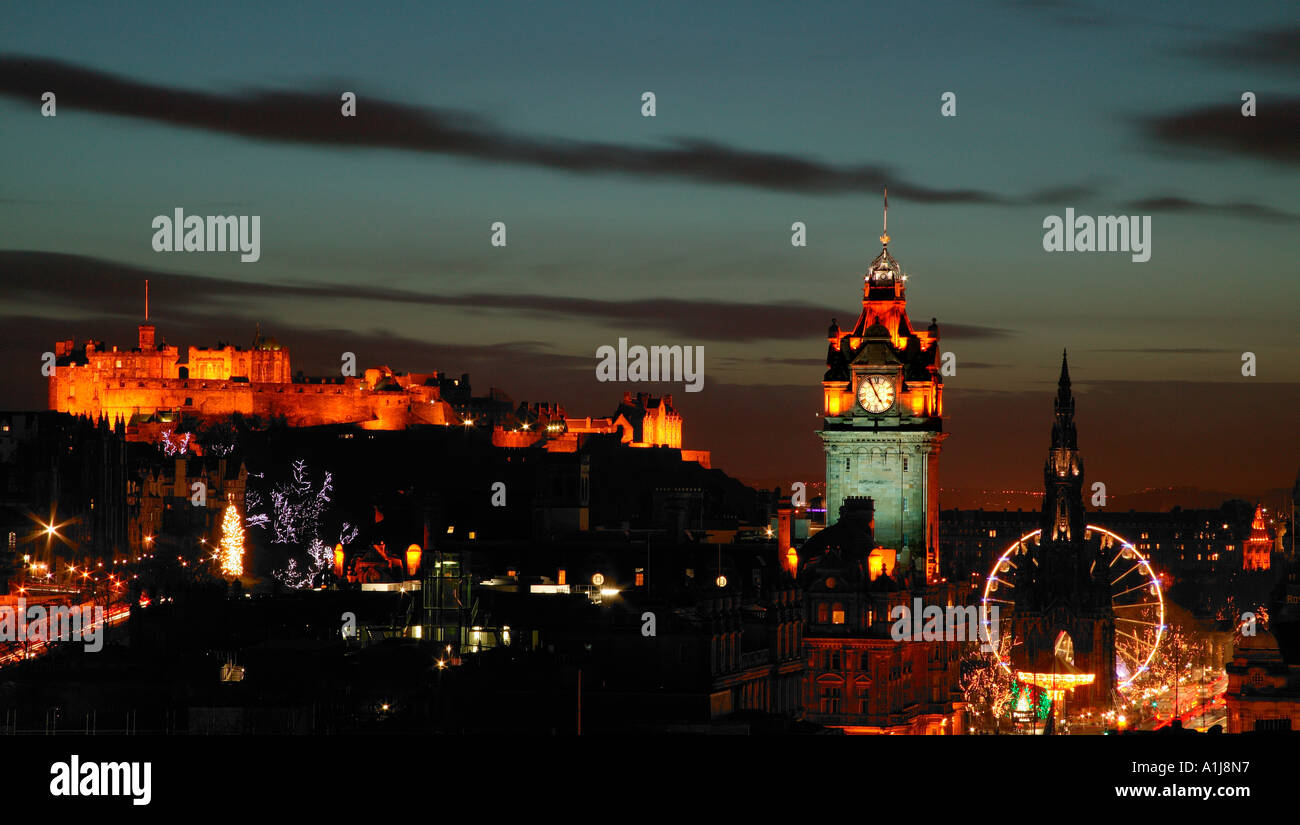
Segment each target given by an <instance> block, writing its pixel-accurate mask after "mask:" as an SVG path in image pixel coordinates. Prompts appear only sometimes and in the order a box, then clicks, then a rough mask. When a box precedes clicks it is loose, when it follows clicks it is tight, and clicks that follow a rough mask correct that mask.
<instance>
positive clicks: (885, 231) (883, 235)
mask: <svg viewBox="0 0 1300 825" xmlns="http://www.w3.org/2000/svg"><path fill="white" fill-rule="evenodd" d="M880 245H881V246H889V187H888V186H886V187H885V225H884V227H883V228H882V229H881V232H880Z"/></svg>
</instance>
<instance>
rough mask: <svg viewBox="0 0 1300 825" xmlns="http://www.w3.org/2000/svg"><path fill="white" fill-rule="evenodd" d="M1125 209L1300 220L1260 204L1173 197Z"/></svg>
mask: <svg viewBox="0 0 1300 825" xmlns="http://www.w3.org/2000/svg"><path fill="white" fill-rule="evenodd" d="M1124 208H1125V209H1126V210H1129V211H1132V212H1147V213H1160V212H1180V213H1187V214H1201V215H1217V216H1222V217H1227V218H1248V219H1253V220H1261V221H1274V222H1278V223H1286V222H1294V221H1296V220H1300V215H1296V214H1294V213H1291V212H1284V211H1282V210H1280V209H1274V208H1273V207H1271V206H1264V205H1262V204H1258V203H1246V202H1243V201H1232V202H1228V203H1210V202H1208V201H1199V200H1192V199H1190V198H1181V197H1176V196H1173V195H1164V196H1160V197H1151V198H1142V199H1140V200H1135V201H1129V202H1128V203H1126V204H1124Z"/></svg>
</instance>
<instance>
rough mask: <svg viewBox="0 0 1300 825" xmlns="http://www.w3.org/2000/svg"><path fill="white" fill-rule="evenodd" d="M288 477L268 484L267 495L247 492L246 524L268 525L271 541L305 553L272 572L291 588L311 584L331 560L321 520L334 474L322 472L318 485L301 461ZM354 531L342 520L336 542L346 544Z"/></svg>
mask: <svg viewBox="0 0 1300 825" xmlns="http://www.w3.org/2000/svg"><path fill="white" fill-rule="evenodd" d="M252 475H253V476H254V477H262V476H260V475H259V474H252ZM291 476H292V477H291V478H290V479H288V480H286V481H281V482H279V483H278V484H275V485H273V486H271V488H270V490H269V492H268V494H266V495H263V493H262V492H260V491H258V490H251V489H250V490H249V491H248V493H247V499H246V500H247V502H248V510H249V515H248V519H247V524H248V526H249V527H258V528H261V529H263V530H265V529H267V528H270V531H271V543H272V544H287V545H290V546H291V547H294V548H295V550H296V552H299V553H302V554H303V555H304V558H303V559H298V558H294V557H290V559H289V562H288V564H287V565H286V566H285V568H284V569H283V570H277V571H275V574H274V575H275V577H276V578H277V579H279V580H280V581H281V582H283V583H284V584H286V585H288V586H289V587H293V588H304V587H312V586H313V585H314V584H315V583H316V582H317V581H318V580H319V579H320V577H321V576H322V574H324V573H325V572H326V571H328V570H329V569H330V568H331V567H332V566H333V562H334V554H333V551H332V550H331V549H330V548H331V545H329V544H327V543H326V542H325V541H324V539H322V538H321V534H322V532H323V528H322V524H321V522H322V519H323V516H324V514H325V511H326V509H327V508H328V506H329V505H330V494H331V493H332V492H333V489H334V477H333V475H332V474H331V473H330V472H329V471H325V472H324V474H323V475H322V477H321V481H320V482H319V484H317V483H316V482H314V481H313V480H312V479H311V477H310V474H309V472H308V470H307V462H305V461H302V460H298V461H295V462H293V465H292V473H291ZM357 533H358V531H357V528H355V527H352V526H351V525H349V524H346V523H345V524H344V525H343V527H342V529H341V530H340V531H339V536H338V542H337V543H339V544H342V545H344V546H346V545H347V544H348V543H350V542H351V541H352V540H353V539H355V538H356V537H357Z"/></svg>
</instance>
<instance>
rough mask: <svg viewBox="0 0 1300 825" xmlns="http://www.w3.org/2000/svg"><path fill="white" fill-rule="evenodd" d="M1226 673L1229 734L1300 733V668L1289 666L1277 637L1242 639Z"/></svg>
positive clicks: (1264, 635)
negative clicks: (1256, 732)
mask: <svg viewBox="0 0 1300 825" xmlns="http://www.w3.org/2000/svg"><path fill="white" fill-rule="evenodd" d="M1295 652H1296V651H1294V650H1292V651H1291V653H1292V656H1291V661H1295V656H1294V654H1295ZM1224 670H1226V671H1227V672H1228V689H1227V691H1226V692H1225V693H1224V700H1225V702H1226V703H1227V706H1228V733H1249V732H1252V731H1293V730H1300V666H1297V665H1294V664H1288V661H1287V658H1286V657H1284V655H1283V651H1282V645H1281V644H1280V643H1279V640H1278V637H1277V636H1274V635H1273V634H1272V633H1270V632H1269V631H1267V630H1264V629H1262V628H1261V629H1259V631H1258V632H1257V633H1256V634H1255V635H1254V636H1242V637H1241V638H1240V639H1238V641H1237V644H1236V646H1235V648H1234V650H1233V652H1232V659H1231V660H1230V661H1229V662H1228V663H1227V665H1225V666H1224Z"/></svg>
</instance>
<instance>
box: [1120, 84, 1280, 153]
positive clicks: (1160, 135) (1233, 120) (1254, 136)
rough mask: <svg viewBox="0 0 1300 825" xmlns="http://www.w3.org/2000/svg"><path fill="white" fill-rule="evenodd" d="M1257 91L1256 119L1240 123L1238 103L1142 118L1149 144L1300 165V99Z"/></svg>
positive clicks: (1229, 101) (1234, 100) (1228, 100)
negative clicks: (1298, 135)
mask: <svg viewBox="0 0 1300 825" xmlns="http://www.w3.org/2000/svg"><path fill="white" fill-rule="evenodd" d="M1255 91H1256V98H1257V105H1258V109H1257V114H1256V116H1255V117H1244V116H1243V115H1242V114H1241V106H1242V101H1241V100H1240V99H1238V98H1225V99H1224V100H1223V101H1222V102H1221V103H1216V104H1214V105H1211V106H1201V107H1199V108H1195V109H1184V110H1182V111H1178V112H1172V113H1169V114H1163V115H1154V116H1151V117H1146V118H1142V119H1141V120H1140V123H1141V127H1142V129H1143V131H1144V133H1145V134H1146V136H1147V138H1148V139H1149V140H1151V141H1152V142H1154V143H1155V144H1156V145H1158V146H1162V147H1165V148H1171V149H1203V150H1208V151H1212V152H1219V153H1223V154H1228V155H1238V156H1240V157H1246V158H1254V159H1257V160H1266V161H1271V162H1274V163H1281V164H1287V165H1292V164H1296V163H1300V141H1297V140H1296V135H1297V134H1300V98H1295V97H1284V96H1282V95H1272V94H1268V93H1266V92H1260V91H1258V90H1255Z"/></svg>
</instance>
